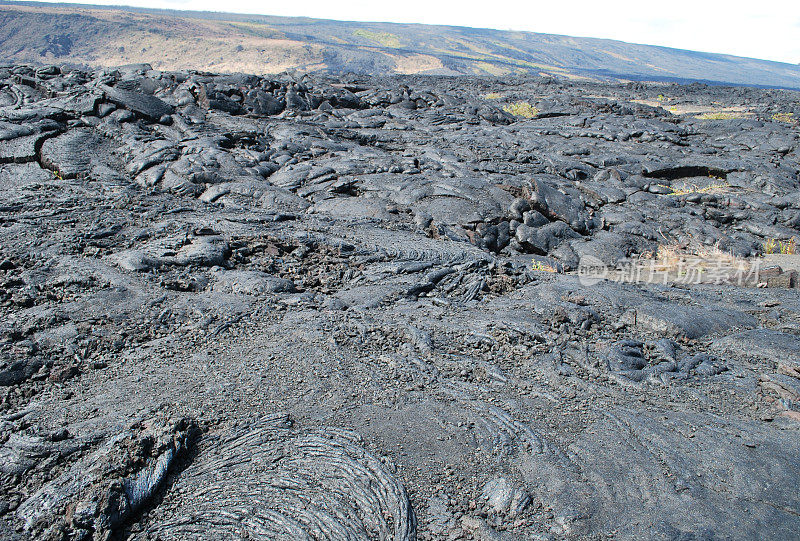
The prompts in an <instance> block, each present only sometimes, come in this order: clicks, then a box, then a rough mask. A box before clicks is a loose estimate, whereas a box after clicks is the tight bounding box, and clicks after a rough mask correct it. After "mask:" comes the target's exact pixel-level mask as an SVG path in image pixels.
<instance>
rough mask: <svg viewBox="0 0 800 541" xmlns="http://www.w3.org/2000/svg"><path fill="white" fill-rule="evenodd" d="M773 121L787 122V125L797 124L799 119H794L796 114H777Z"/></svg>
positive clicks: (773, 116)
mask: <svg viewBox="0 0 800 541" xmlns="http://www.w3.org/2000/svg"><path fill="white" fill-rule="evenodd" d="M772 120H777V121H778V122H785V123H787V124H797V119H796V118H795V117H794V113H775V114H774V115H772Z"/></svg>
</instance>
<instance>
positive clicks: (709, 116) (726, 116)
mask: <svg viewBox="0 0 800 541" xmlns="http://www.w3.org/2000/svg"><path fill="white" fill-rule="evenodd" d="M695 118H697V119H698V120H733V119H734V118H744V115H742V114H739V113H725V112H716V113H703V114H702V115H697V116H696V117H695Z"/></svg>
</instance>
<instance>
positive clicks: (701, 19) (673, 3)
mask: <svg viewBox="0 0 800 541" xmlns="http://www.w3.org/2000/svg"><path fill="white" fill-rule="evenodd" d="M84 1H87V2H89V1H91V0H84ZM94 2H96V3H98V4H120V3H123V2H124V3H128V4H129V5H136V6H141V7H154V8H166V9H187V8H189V7H190V8H191V9H194V10H207V11H228V12H236V13H255V14H262V15H287V16H304V17H315V18H320V19H339V20H353V21H355V20H357V21H388V22H402V23H427V24H447V25H455V26H472V27H477V28H498V29H502V30H506V29H514V30H529V31H533V32H544V33H550V34H565V35H571V36H583V37H598V38H611V39H619V40H623V41H629V42H634V43H647V44H652V45H664V46H667V47H676V48H679V49H692V50H697V51H704V52H715V53H727V54H734V55H739V56H750V57H754V58H763V59H768V60H777V61H781V62H789V63H794V64H796V63H800V31H798V29H800V2H798V0H777V1H762V2H747V3H744V2H735V1H730V0H727V1H703V0H669V1H667V2H660V1H653V0H649V1H648V0H619V1H614V2H612V1H607V2H602V1H599V0H571V1H570V0H561V1H560V2H553V1H546V2H545V1H539V2H535V1H533V2H532V1H530V0H529V1H527V2H522V1H515V0H490V1H487V0H482V1H479V2H478V1H460V2H456V1H450V0H448V1H435V0H434V1H431V0H403V1H402V2H392V1H386V0H370V1H360V0H356V1H346V0H341V1H338V2H333V1H331V0H303V1H300V2H275V3H265V2H263V1H255V0H228V1H227V2H225V3H220V2H218V1H215V0H195V1H192V2H187V0H94Z"/></svg>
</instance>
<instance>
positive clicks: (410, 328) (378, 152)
mask: <svg viewBox="0 0 800 541" xmlns="http://www.w3.org/2000/svg"><path fill="white" fill-rule="evenodd" d="M798 118H800V93H797V92H791V91H779V90H774V91H773V90H760V89H748V88H724V87H708V86H702V85H690V86H677V85H656V84H652V85H645V84H601V83H590V82H568V81H560V82H559V81H556V80H553V79H544V78H518V79H515V78H507V79H503V80H500V79H492V78H467V77H459V78H449V77H432V76H431V77H387V78H369V77H360V76H351V77H340V78H337V79H334V78H330V77H324V76H318V77H312V78H308V77H306V78H292V77H290V76H288V75H287V76H279V77H275V78H272V79H267V78H261V77H256V76H247V75H212V74H208V73H201V72H190V71H186V72H159V71H154V70H152V69H150V68H149V66H142V65H139V66H128V67H124V68H118V69H116V70H105V71H102V70H101V71H96V72H87V71H80V70H74V69H67V68H60V67H57V66H51V67H37V68H35V67H30V66H21V65H18V66H6V67H0V190H2V192H1V193H2V198H0V538H2V539H9V540H22V539H35V540H51V541H55V540H109V539H117V540H120V539H129V540H136V541H144V540H150V541H156V540H161V541H171V540H184V539H203V540H219V539H249V540H255V539H269V540H272V539H281V540H284V539H285V540H296V539H313V540H321V539H327V540H360V539H365V540H367V539H368V540H372V539H379V540H396V541H400V540H413V539H421V540H457V539H465V540H468V539H477V540H485V541H488V540H491V541H494V540H501V541H506V540H516V539H521V540H549V539H553V540H555V539H645V538H646V539H663V540H693V539H704V540H712V539H713V540H716V539H757V538H761V539H764V538H769V539H797V535H798V532H800V437H799V436H800V431H799V430H798V429H800V289H798V276H797V269H798V268H800V266H798V264H797V258H798V257H800V256H797V255H793V254H792V252H794V251H796V247H797V244H798V241H800V153H798V146H800V130H799V129H798V122H797V119H798ZM668 250H672V252H670V253H682V252H681V250H683V251H684V252H683V253H684V254H689V255H698V254H700V255H702V254H706V255H707V254H712V255H713V254H716V257H718V259H719V258H728V259H726V260H735V261H743V262H747V264H748V265H751V266H756V265H761V269H762V271H763V275H762V276H761V277H756V278H754V279H750V280H745V281H740V282H734V281H720V280H698V281H690V280H672V279H664V280H620V279H614V277H615V276H617V274H614V273H615V272H617V271H618V270H619V269H622V268H624V267H625V265H626V264H628V263H630V262H631V261H637V260H638V261H642V260H648V258H650V259H649V260H650V261H652V260H653V257H654V256H653V254H662V255H663V254H665V253H668ZM771 252H772V253H771ZM779 252H783V253H779ZM678 259H680V258H678ZM685 259H686V258H684V259H680V261H679V262H678V263H676V265H682V264H684V263H685ZM688 260H689V262H690V263H691V258H689V259H688ZM583 261H590V262H592V265H593V268H594V267H598V268H600V267H604V268H607V269H609V274H605V275H603V276H605V278H604V279H603V278H596V279H594V278H593V279H587V276H586V275H585V274H582V273H581V272H579V271H580V270H581V269H582V268H583V266H582V262H583ZM697 264H698V265H699V263H697ZM679 274H680V273H679Z"/></svg>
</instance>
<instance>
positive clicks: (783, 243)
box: [764, 238, 797, 255]
mask: <svg viewBox="0 0 800 541" xmlns="http://www.w3.org/2000/svg"><path fill="white" fill-rule="evenodd" d="M764 253H765V254H784V255H794V254H796V253H797V242H796V241H795V239H794V238H791V239H789V240H778V239H767V240H766V241H765V242H764Z"/></svg>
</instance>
